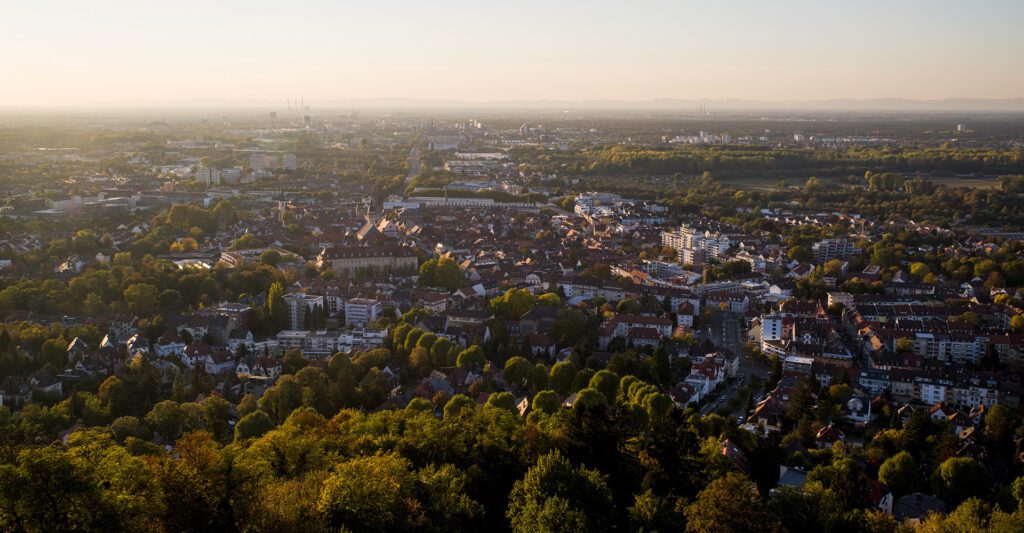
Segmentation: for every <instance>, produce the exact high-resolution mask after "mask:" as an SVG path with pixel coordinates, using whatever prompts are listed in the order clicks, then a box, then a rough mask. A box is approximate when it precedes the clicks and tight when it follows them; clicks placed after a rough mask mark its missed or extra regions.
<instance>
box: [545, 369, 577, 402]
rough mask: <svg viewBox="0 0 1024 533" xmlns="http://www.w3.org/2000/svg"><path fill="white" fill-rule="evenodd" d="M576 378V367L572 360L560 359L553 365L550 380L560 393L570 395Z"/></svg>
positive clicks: (552, 386)
mask: <svg viewBox="0 0 1024 533" xmlns="http://www.w3.org/2000/svg"><path fill="white" fill-rule="evenodd" d="M575 379H576V367H575V366H574V365H573V364H572V362H571V361H559V362H557V363H555V364H554V365H553V366H552V367H551V374H550V379H549V382H550V384H551V388H553V389H554V390H555V391H556V392H558V394H561V395H568V394H569V393H570V392H571V391H572V383H573V381H574V380H575Z"/></svg>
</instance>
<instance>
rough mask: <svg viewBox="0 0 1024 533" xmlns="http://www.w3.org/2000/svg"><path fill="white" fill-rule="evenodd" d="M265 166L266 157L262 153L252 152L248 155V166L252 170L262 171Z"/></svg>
mask: <svg viewBox="0 0 1024 533" xmlns="http://www.w3.org/2000/svg"><path fill="white" fill-rule="evenodd" d="M266 166H267V158H266V156H265V155H263V154H252V155H250V156H249V168H251V169H252V171H253V172H262V171H263V169H264V168H266Z"/></svg>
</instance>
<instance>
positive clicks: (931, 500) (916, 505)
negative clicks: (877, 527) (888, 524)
mask: <svg viewBox="0 0 1024 533" xmlns="http://www.w3.org/2000/svg"><path fill="white" fill-rule="evenodd" d="M930 513H938V514H946V503H945V502H943V501H942V500H940V499H938V498H936V497H935V496H929V495H927V494H922V493H920V492H915V493H913V494H907V495H906V496H904V497H902V498H900V499H898V500H896V501H895V502H894V503H893V505H892V516H893V518H895V519H896V520H897V521H900V522H902V521H904V520H912V521H921V520H924V519H925V518H926V517H927V516H928V515H929V514H930Z"/></svg>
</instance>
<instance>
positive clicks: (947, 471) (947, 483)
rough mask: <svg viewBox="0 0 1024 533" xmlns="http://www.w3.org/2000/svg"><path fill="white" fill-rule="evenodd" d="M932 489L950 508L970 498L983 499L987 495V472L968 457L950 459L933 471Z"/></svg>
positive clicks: (982, 466)
mask: <svg viewBox="0 0 1024 533" xmlns="http://www.w3.org/2000/svg"><path fill="white" fill-rule="evenodd" d="M932 489H933V490H934V491H935V494H936V495H937V496H939V497H940V498H942V499H943V500H944V501H945V502H946V505H948V506H950V507H955V506H957V505H960V502H962V501H964V500H966V499H968V498H972V497H977V498H982V499H984V498H986V497H987V496H988V494H989V476H988V471H987V470H985V466H984V465H982V464H981V463H979V462H978V461H975V460H974V459H971V458H969V457H952V458H950V459H947V460H946V461H945V462H943V463H942V464H941V465H939V467H938V468H936V469H935V473H933V474H932Z"/></svg>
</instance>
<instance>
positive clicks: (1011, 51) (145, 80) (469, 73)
mask: <svg viewBox="0 0 1024 533" xmlns="http://www.w3.org/2000/svg"><path fill="white" fill-rule="evenodd" d="M58 4H59V5H58V6H57V7H55V6H54V5H53V4H50V5H47V6H45V7H43V6H34V5H23V4H17V5H15V4H11V5H8V6H7V7H5V8H4V11H5V13H6V16H5V17H3V20H2V21H0V48H4V49H6V50H10V51H12V53H6V54H3V56H2V57H0V71H3V72H5V73H7V76H6V77H7V80H6V82H5V83H4V84H3V85H2V86H0V106H3V107H50V106H53V107H61V106H111V105H113V106H116V105H124V104H130V103H140V102H142V103H148V104H167V105H172V106H178V105H184V104H183V103H188V102H195V101H207V102H217V103H225V104H228V105H238V103H239V102H254V103H259V104H260V105H263V104H266V103H274V105H278V104H277V103H278V102H279V103H280V105H282V106H283V104H284V102H285V99H286V98H301V97H304V98H305V99H306V101H307V103H310V102H349V101H365V100H403V99H412V100H426V101H442V102H445V101H446V102H470V103H495V102H499V103H500V102H545V101H556V102H560V101H567V102H600V101H608V100H610V101H622V102H634V103H635V102H649V101H662V100H695V101H700V100H713V101H714V100H730V99H736V100H744V101H748V100H749V101H760V102H807V101H830V100H834V99H855V100H874V99H890V98H896V99H908V100H929V101H934V100H944V99H948V98H965V99H996V100H1002V99H1017V98H1020V97H1022V96H1024V71H1022V70H1021V69H1019V68H1014V65H1015V64H1016V62H1017V61H1018V59H1015V58H1019V55H1020V52H1021V51H1022V50H1024V36H1022V35H1021V34H1020V33H1019V32H1017V31H1015V30H1014V28H1013V21H1015V20H1019V19H1020V15H1024V6H1022V5H1020V4H1018V3H1012V2H1006V1H1001V0H993V1H989V2H984V3H983V4H984V6H982V7H983V9H980V8H979V6H978V5H977V4H974V5H970V6H968V5H966V4H960V3H956V2H942V3H926V2H918V1H914V2H904V3H900V4H898V5H890V4H883V3H881V2H867V3H865V4H863V5H860V6H858V9H856V10H850V9H848V8H847V9H844V8H843V7H842V6H838V5H819V4H818V3H807V2H799V1H787V2H782V3H774V4H772V5H762V4H759V3H753V2H751V3H747V2H741V5H732V6H728V7H725V6H715V5H705V4H697V3H691V2H686V3H671V2H641V3H633V4H629V5H621V6H618V5H617V6H608V5H589V4H584V3H581V2H566V3H562V4H560V5H557V6H550V5H545V4H542V3H539V2H525V3H519V4H517V5H516V6H515V9H500V8H496V7H493V6H479V5H474V4H468V3H463V2H440V3H436V4H432V5H430V6H422V5H418V4H412V3H408V2H383V3H380V2H378V3H375V4H373V5H372V6H371V5H355V6H338V5H333V4H330V3H327V2H320V1H308V2H302V3H301V4H300V5H294V6H271V5H265V4H264V5H249V4H243V3H240V2H224V3H220V4H218V5H216V6H204V5H201V4H200V3H198V2H183V3H180V4H176V5H175V6H174V9H173V10H166V9H162V8H161V7H160V6H158V5H156V4H146V3H143V4H141V5H136V4H135V3H133V4H123V3H120V2H101V3H99V4H95V5H94V4H90V5H81V4H77V3H70V2H67V3H65V2H59V3H58Z"/></svg>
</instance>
